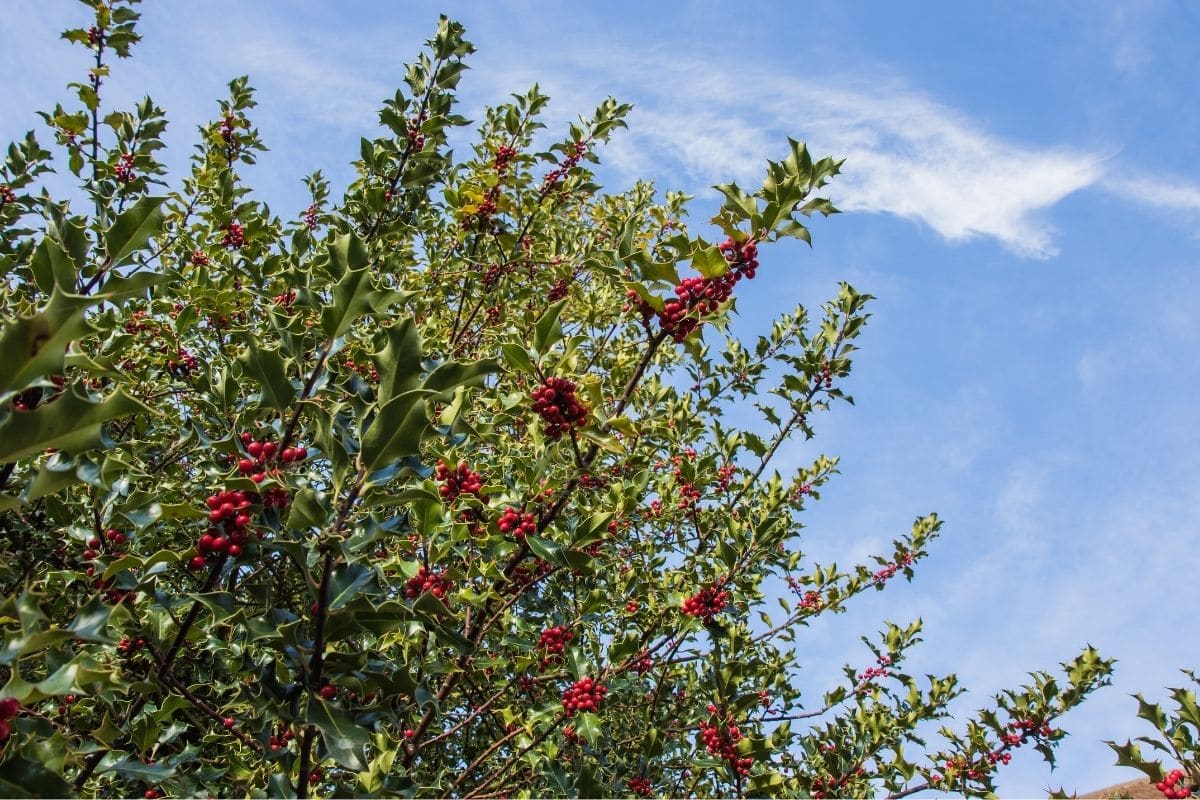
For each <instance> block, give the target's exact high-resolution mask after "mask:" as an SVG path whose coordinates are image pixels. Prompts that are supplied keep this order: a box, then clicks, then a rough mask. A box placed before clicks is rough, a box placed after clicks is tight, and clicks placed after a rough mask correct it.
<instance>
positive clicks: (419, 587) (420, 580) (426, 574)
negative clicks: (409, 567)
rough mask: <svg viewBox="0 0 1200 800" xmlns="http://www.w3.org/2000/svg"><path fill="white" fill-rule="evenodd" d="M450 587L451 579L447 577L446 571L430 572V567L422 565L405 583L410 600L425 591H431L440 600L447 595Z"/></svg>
mask: <svg viewBox="0 0 1200 800" xmlns="http://www.w3.org/2000/svg"><path fill="white" fill-rule="evenodd" d="M450 588H451V587H450V580H449V579H448V578H447V577H446V573H445V572H430V571H429V568H428V567H421V568H420V569H419V570H417V574H416V575H414V576H412V577H411V578H409V579H408V582H407V583H406V584H404V596H405V597H407V598H408V599H409V600H415V599H416V598H418V597H420V596H421V595H422V594H424V593H425V592H429V593H430V594H431V595H433V596H434V597H436V598H438V599H439V600H440V599H442V598H444V597H445V596H446V593H447V592H449V591H450Z"/></svg>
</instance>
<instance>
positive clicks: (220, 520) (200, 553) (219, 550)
mask: <svg viewBox="0 0 1200 800" xmlns="http://www.w3.org/2000/svg"><path fill="white" fill-rule="evenodd" d="M256 499H257V495H254V494H252V493H250V492H243V491H240V490H237V491H230V492H218V493H216V494H214V495H209V497H208V499H207V500H205V504H206V505H207V506H208V509H209V510H208V521H209V522H211V523H212V525H213V527H211V528H209V529H208V530H207V531H206V532H205V533H204V534H203V535H202V536H201V537H200V538H199V539H197V540H196V555H194V556H192V559H191V561H189V562H188V568H189V569H192V570H198V569H200V568H201V567H203V566H204V562H205V560H206V559H208V558H212V559H214V560H219V559H221V558H223V557H224V556H225V555H226V554H228V555H231V556H233V557H234V558H237V557H238V556H240V555H241V554H242V548H243V547H244V546H245V544H246V533H247V526H248V525H249V524H250V520H251V516H250V509H251V507H252V506H253V505H254V501H255V500H256Z"/></svg>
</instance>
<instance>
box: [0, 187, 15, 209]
mask: <svg viewBox="0 0 1200 800" xmlns="http://www.w3.org/2000/svg"><path fill="white" fill-rule="evenodd" d="M15 202H17V193H16V192H14V191H13V190H12V187H10V186H9V185H8V184H7V183H2V184H0V208H4V206H6V205H8V204H9V203H15Z"/></svg>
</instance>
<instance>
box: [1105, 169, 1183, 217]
mask: <svg viewBox="0 0 1200 800" xmlns="http://www.w3.org/2000/svg"><path fill="white" fill-rule="evenodd" d="M1104 188H1105V189H1107V190H1108V191H1110V192H1112V193H1113V194H1116V195H1119V196H1121V197H1124V198H1126V199H1129V200H1133V201H1136V202H1138V203H1142V204H1143V205H1148V206H1154V207H1155V208H1163V209H1167V210H1170V211H1183V212H1188V211H1200V185H1197V184H1194V183H1183V182H1181V181H1177V180H1174V179H1172V178H1164V177H1152V176H1142V177H1138V178H1109V179H1106V180H1105V181H1104Z"/></svg>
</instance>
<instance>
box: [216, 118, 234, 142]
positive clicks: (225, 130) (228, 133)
mask: <svg viewBox="0 0 1200 800" xmlns="http://www.w3.org/2000/svg"><path fill="white" fill-rule="evenodd" d="M236 123H237V118H236V117H235V116H234V115H233V114H232V113H229V114H226V115H225V116H224V117H222V118H221V127H220V134H221V138H222V139H224V140H225V141H226V143H228V142H232V141H233V128H234V125H235V124H236Z"/></svg>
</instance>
